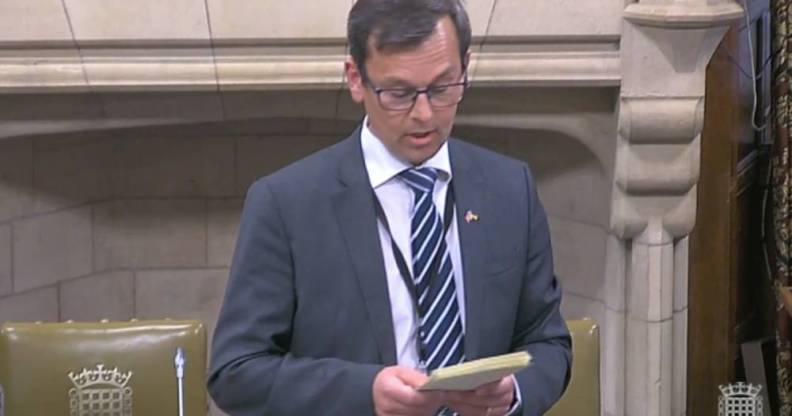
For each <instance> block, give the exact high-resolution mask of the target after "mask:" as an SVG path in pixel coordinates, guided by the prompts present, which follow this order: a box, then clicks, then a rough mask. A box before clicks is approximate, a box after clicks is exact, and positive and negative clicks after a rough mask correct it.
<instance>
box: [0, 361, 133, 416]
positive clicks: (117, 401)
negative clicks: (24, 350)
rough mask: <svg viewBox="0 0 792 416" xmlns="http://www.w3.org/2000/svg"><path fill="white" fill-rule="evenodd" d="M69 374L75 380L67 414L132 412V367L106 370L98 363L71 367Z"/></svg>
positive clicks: (128, 414)
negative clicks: (130, 383) (80, 367)
mask: <svg viewBox="0 0 792 416" xmlns="http://www.w3.org/2000/svg"><path fill="white" fill-rule="evenodd" d="M68 376H69V380H71V382H72V384H74V387H72V388H71V389H69V408H70V410H71V412H70V413H69V415H70V416H94V415H98V414H99V413H97V412H96V411H97V410H101V414H103V415H104V414H108V415H114V416H132V387H130V386H128V384H129V379H131V378H132V372H131V371H127V372H126V373H124V372H121V371H118V367H115V368H113V369H112V370H109V369H107V368H105V366H104V364H97V365H96V368H91V369H87V368H83V369H82V371H80V372H79V373H77V372H74V371H71V372H69V374H68ZM105 410H106V411H107V412H105ZM0 416H2V415H0Z"/></svg>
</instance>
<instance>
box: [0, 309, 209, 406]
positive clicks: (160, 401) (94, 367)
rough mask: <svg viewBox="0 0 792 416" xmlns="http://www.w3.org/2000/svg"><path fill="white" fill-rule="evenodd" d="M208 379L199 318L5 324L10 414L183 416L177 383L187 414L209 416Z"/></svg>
mask: <svg viewBox="0 0 792 416" xmlns="http://www.w3.org/2000/svg"><path fill="white" fill-rule="evenodd" d="M179 349H180V352H181V357H183V358H184V366H183V367H182V368H183V378H182V381H181V383H180V382H179V381H178V379H177V365H176V361H177V351H179ZM178 367H181V366H178ZM205 374H206V331H205V329H204V326H203V324H202V323H201V322H199V321H182V320H161V321H135V320H133V321H130V322H106V321H103V322H99V323H86V322H79V323H78V322H64V323H14V322H7V323H5V324H3V325H2V327H0V385H2V388H3V389H4V391H5V416H33V415H35V416H61V415H63V416H67V415H68V416H132V415H143V416H159V415H168V416H170V415H173V416H178V415H179V389H180V387H179V386H180V384H181V385H182V386H183V387H182V391H183V396H182V398H183V401H182V406H183V411H184V415H186V416H199V415H200V416H206V413H207V404H206V403H207V402H206V390H205V388H204V380H205Z"/></svg>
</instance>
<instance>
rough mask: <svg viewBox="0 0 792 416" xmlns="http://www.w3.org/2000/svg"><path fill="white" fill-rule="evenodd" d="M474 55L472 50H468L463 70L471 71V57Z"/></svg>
mask: <svg viewBox="0 0 792 416" xmlns="http://www.w3.org/2000/svg"><path fill="white" fill-rule="evenodd" d="M472 55H473V53H472V52H471V51H470V49H468V51H467V53H465V61H464V62H462V68H463V69H464V70H465V71H467V70H469V69H470V57H471V56H472Z"/></svg>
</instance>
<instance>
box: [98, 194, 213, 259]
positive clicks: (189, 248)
mask: <svg viewBox="0 0 792 416" xmlns="http://www.w3.org/2000/svg"><path fill="white" fill-rule="evenodd" d="M95 209H96V212H95V233H94V245H95V259H94V265H95V268H96V270H97V271H102V270H108V269H117V268H154V267H203V266H205V265H206V202H205V201H203V200H197V199H196V200H190V199H188V200H133V201H113V202H108V203H103V204H100V205H98V206H96V208H95Z"/></svg>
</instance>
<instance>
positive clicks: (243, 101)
mask: <svg viewBox="0 0 792 416" xmlns="http://www.w3.org/2000/svg"><path fill="white" fill-rule="evenodd" d="M251 53H254V52H251ZM255 53H264V51H257V52H255ZM217 60H218V62H217V71H218V76H219V77H220V82H221V83H222V84H223V85H221V89H223V108H224V109H225V114H226V117H227V119H229V120H238V119H245V118H259V117H261V116H262V110H261V109H262V108H266V109H267V111H266V115H267V117H270V118H305V117H315V118H320V119H329V120H332V119H334V118H335V115H336V107H337V104H338V101H339V94H346V95H349V94H348V93H345V92H339V91H335V90H310V91H309V90H305V91H299V90H295V91H289V93H288V94H284V93H283V91H228V89H227V88H226V87H225V84H226V81H225V79H226V78H227V77H230V75H227V72H228V71H229V69H227V65H226V62H225V59H224V58H223V56H220V55H218V57H217ZM338 65H339V74H340V72H341V71H342V70H343V62H339V64H338ZM253 81H255V79H254V80H253ZM340 81H341V79H340V75H339V82H340ZM229 88H230V87H229ZM358 113H359V111H358ZM359 120H360V119H358V121H359ZM305 127H306V128H307V127H309V126H308V125H307V124H306V126H305ZM281 134H282V133H281ZM343 137H346V136H343ZM343 137H341V138H343Z"/></svg>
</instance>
